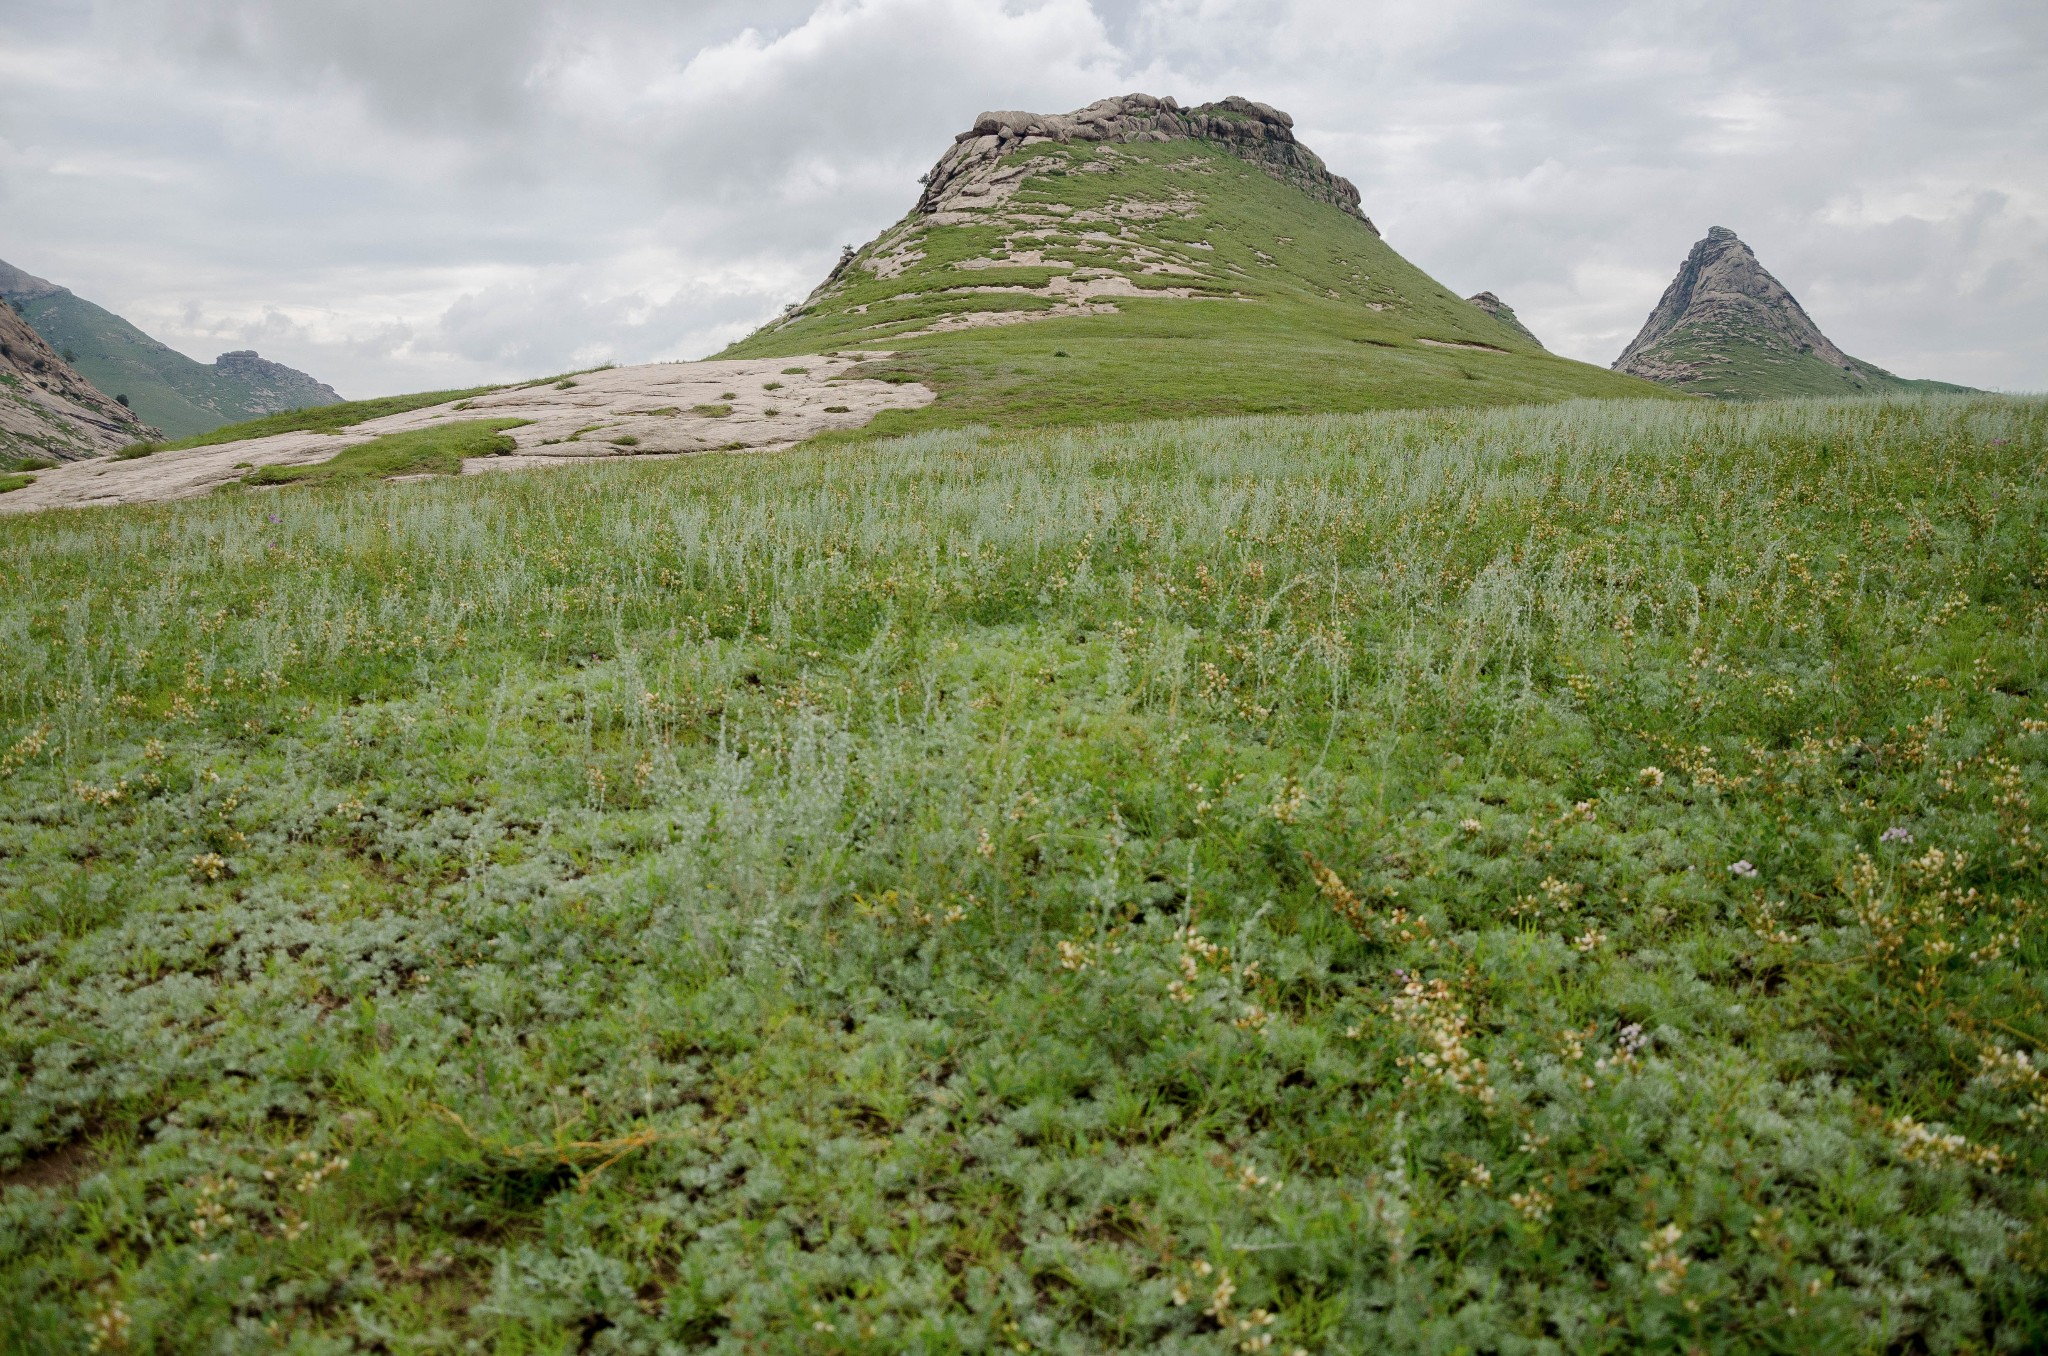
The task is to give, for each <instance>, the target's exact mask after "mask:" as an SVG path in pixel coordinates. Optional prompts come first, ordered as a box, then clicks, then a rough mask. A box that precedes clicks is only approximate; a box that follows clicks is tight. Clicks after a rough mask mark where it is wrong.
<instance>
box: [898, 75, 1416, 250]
mask: <svg viewBox="0 0 2048 1356" xmlns="http://www.w3.org/2000/svg"><path fill="white" fill-rule="evenodd" d="M1176 140H1188V141H1209V142H1214V143H1216V144H1217V145H1220V146H1225V147H1227V148H1229V149H1230V150H1231V151H1233V152H1235V153H1236V154H1238V155H1240V156H1243V157H1244V158H1245V159H1246V160H1249V161H1251V162H1252V163H1253V164H1255V165H1257V166H1259V167H1260V168H1261V169H1263V170H1265V171H1266V172H1267V173H1268V174H1270V175H1272V176H1273V177H1274V178H1275V179H1278V180H1280V182H1282V183H1285V184H1292V185H1294V186H1295V187H1296V188H1298V189H1300V190H1301V191H1302V192H1303V193H1306V194H1308V196H1309V197H1311V198H1314V199H1315V200H1316V201H1318V202H1326V203H1330V204H1332V205H1333V206H1336V207H1341V208H1343V209H1344V210H1345V211H1347V212H1349V213H1351V214H1352V215H1353V216H1355V217H1357V218H1358V219H1359V220H1360V221H1363V222H1364V223H1365V224H1366V225H1367V226H1368V227H1371V228H1372V230H1373V233H1374V234H1375V235H1377V234H1378V233H1379V228H1378V227H1375V226H1373V224H1372V219H1371V218H1370V217H1368V216H1366V215H1365V212H1364V211H1363V210H1362V209H1361V208H1360V206H1359V201H1360V200H1359V196H1358V189H1357V187H1356V186H1355V185H1354V184H1353V183H1352V182H1351V181H1350V180H1349V179H1345V178H1341V177H1339V176H1338V175H1335V174H1332V173H1330V171H1329V169H1328V167H1327V166H1325V165H1324V164H1323V162H1322V159H1321V157H1319V156H1318V155H1316V153H1315V152H1314V151H1311V150H1310V149H1309V148H1308V147H1306V146H1304V145H1302V144H1301V143H1300V142H1298V141H1296V140H1295V139H1294V119H1293V118H1291V117H1289V116H1287V114H1285V113H1282V112H1281V111H1280V110H1279V109H1277V108H1274V107H1272V106H1271V105H1269V104H1261V103H1255V102H1253V101H1252V100H1250V99H1241V98H1239V97H1237V96H1236V95H1232V96H1231V97H1229V98H1227V99H1223V100H1219V101H1218V102H1216V103H1213V104H1198V105H1196V106H1195V107H1193V108H1182V107H1181V106H1180V105H1179V104H1178V103H1176V102H1174V100H1173V99H1172V98H1171V97H1170V96H1169V97H1167V98H1163V99H1161V98H1154V97H1153V96H1152V95H1150V94H1125V95H1122V96H1119V97H1117V98H1112V99H1098V100H1096V101H1095V102H1094V103H1092V104H1090V105H1088V107H1086V108H1082V109H1076V110H1075V111H1074V112H1072V113H1021V112H1015V111H1004V112H995V113H984V114H982V115H981V116H980V117H979V118H976V119H975V120H974V126H972V127H970V128H968V129H967V130H966V131H965V132H962V133H961V134H960V135H959V136H957V137H955V138H954V139H953V148H952V149H951V150H949V151H947V152H946V153H945V155H943V156H941V157H940V158H939V163H938V164H937V165H935V166H933V167H932V171H931V173H930V174H928V175H926V176H925V189H924V196H923V197H921V198H919V199H918V203H917V207H918V210H919V211H920V212H925V213H933V212H944V211H947V210H951V209H957V208H962V207H976V206H982V205H985V204H984V201H983V200H985V199H986V198H987V197H988V195H989V192H990V188H989V185H988V183H987V177H986V175H985V174H984V173H983V171H985V170H986V169H988V168H989V167H992V166H993V165H995V163H996V162H997V161H999V160H1001V159H1002V158H1003V157H1004V156H1006V155H1008V154H1009V153H1010V152H1011V151H1014V150H1017V149H1019V148H1020V147H1024V146H1032V145H1037V144H1039V143H1042V142H1049V141H1057V142H1063V143H1065V142H1075V141H1094V142H1101V143H1104V144H1106V145H1129V144H1130V143H1132V142H1138V141H1176Z"/></svg>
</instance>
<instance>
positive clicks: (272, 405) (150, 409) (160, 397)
mask: <svg viewBox="0 0 2048 1356" xmlns="http://www.w3.org/2000/svg"><path fill="white" fill-rule="evenodd" d="M10 301H11V302H12V303H13V305H14V307H15V309H16V311H18V312H19V313H20V315H21V316H22V318H23V319H24V320H26V321H28V323H29V324H30V325H31V326H33V327H34V328H35V330H36V332H37V333H38V334H40V335H42V337H43V338H44V339H45V340H46V341H47V342H48V343H49V345H50V346H51V347H52V348H54V349H57V350H59V351H60V352H62V353H64V354H65V355H66V356H67V358H68V360H69V361H70V363H71V365H72V366H73V367H75V368H77V369H78V371H79V372H81V373H83V374H84V376H85V377H86V379H87V380H89V381H91V382H92V384H93V385H94V386H96V387H98V388H99V389H100V390H103V391H105V392H106V393H107V394H109V395H113V396H125V397H127V401H128V405H129V407H130V408H131V409H133V410H134V411H135V412H136V414H137V415H138V416H139V417H140V418H141V419H142V421H143V422H144V423H146V424H153V425H155V426H156V427H157V428H160V429H162V430H163V431H164V433H165V434H166V436H168V437H171V438H185V437H190V436H191V435H193V434H198V433H205V432H208V431H210V430H213V429H216V428H219V427H221V426H222V425H224V424H230V423H235V422H238V421H240V420H245V419H253V418H257V417H259V416H262V415H265V414H271V413H276V412H278V411H282V410H289V409H297V408H302V407H307V406H316V405H324V404H331V403H333V402H335V401H338V400H339V399H340V397H339V396H337V395H336V394H335V393H334V392H333V391H331V390H329V389H327V388H326V387H324V386H322V385H321V384H320V383H319V382H317V381H314V380H313V379H312V378H311V377H308V376H306V375H305V374H304V373H303V372H295V371H293V370H292V369H291V368H288V367H284V366H282V365H280V364H277V363H271V362H265V361H263V360H261V359H258V358H256V356H255V355H254V354H225V355H223V356H222V358H221V359H220V360H218V361H216V362H212V363H202V362H198V361H195V360H194V359H192V358H188V357H186V356H185V355H184V354H182V353H180V352H178V351H177V350H176V349H173V348H171V347H170V346H168V345H166V344H163V343H160V342H159V341H157V340H155V339H152V338H151V337H150V336H149V335H147V334H144V333H143V332H142V331H141V330H139V329H137V328H136V327H135V326H134V325H131V324H130V323H129V322H128V321H126V320H124V319H122V318H121V317H120V316H118V315H115V314H114V313H113V312H111V311H108V310H106V309H104V308H103V307H100V306H95V305H94V304H93V303H92V302H89V301H87V300H85V298H83V297H80V296H76V295H74V294H73V293H71V292H69V291H67V290H65V289H63V288H50V289H48V290H42V289H38V290H37V291H36V292H35V293H34V294H27V295H17V296H14V297H11V298H10Z"/></svg>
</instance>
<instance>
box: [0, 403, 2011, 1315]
mask: <svg viewBox="0 0 2048 1356" xmlns="http://www.w3.org/2000/svg"><path fill="white" fill-rule="evenodd" d="M2044 438H2048V406H2044V405H2043V404H2041V403H2039V402H2032V403H2029V402H2019V401H2002V400H1996V399H1971V400H1964V399H1942V400H1932V401H1926V402H1911V403H1903V404H1893V405H1882V404H1877V403H1856V404H1847V405H1824V404H1780V405H1774V406H1745V407H1728V406H1710V405H1707V404H1705V403H1704V402H1696V403H1692V404H1687V405H1672V404H1662V403H1637V404H1622V403H1606V404H1593V403H1580V404H1570V405H1562V406H1555V407H1549V408H1544V409H1538V410H1526V409H1524V410H1514V411H1505V412H1468V413H1448V414H1447V413H1428V414H1388V415H1372V416H1363V417H1339V416H1325V417H1316V418H1261V419H1246V420H1222V421H1210V422H1195V423H1178V424H1154V425H1144V426H1137V427H1132V428H1129V429H1124V430H1118V431H1116V432H1115V433H1114V434H1111V435H1079V434H1073V433H1064V432H1058V431H1052V432H1041V433H1035V434H1032V433H1025V434H1007V435H1002V436H989V435H980V434H974V433H964V432H948V433H936V434H927V435H921V436H919V437H915V438H911V439H908V440H904V441H900V442H896V443H892V444H887V445H882V446H877V447H862V448H854V449H839V450H830V449H827V450H817V451H810V452H799V453H795V454H791V455H789V456H787V457H782V458H776V459H772V460H769V459H748V458H733V459H713V458H698V459H692V460H687V461H678V462H669V463H663V464H659V465H640V466H634V465H620V466H604V467H599V468H593V469H588V470H564V471H558V472H554V473H552V474H550V475H548V476H546V477H482V478H474V479H470V480H466V481H460V482H453V481H448V482H422V483H419V484H413V485H404V486H395V487H392V488H390V489H388V490H387V491H385V492H382V493H380V494H378V495H376V496H365V495H355V494H348V493H343V492H330V491H326V490H322V489H319V488H312V489H308V490H305V491H297V492H293V493H291V494H266V495H262V496H254V495H248V496H237V497H235V498H232V499H227V500H221V501H211V500H209V501H200V502H193V503H187V504H179V505H171V506H164V507H161V508H151V509H132V510H111V511H87V512H81V513H76V514H66V515H61V516H60V515H50V516H46V517H41V518H34V519H17V520H10V521H6V522H0V579H4V583H5V586H6V587H5V588H4V589H0V665H4V668H5V671H6V674H7V677H8V681H7V682H6V684H4V685H0V948H4V961H0V975H4V978H5V984H6V989H5V996H4V1000H0V1001H4V1002H5V1005H6V1014H7V1019H6V1021H5V1023H4V1024H0V1043H4V1050H5V1059H4V1061H0V1109H4V1112H5V1114H4V1116H0V1182H4V1184H5V1186H4V1192H5V1194H4V1199H0V1347H4V1348H5V1349H7V1350H9V1351H24V1352H41V1351H65V1352H72V1351H77V1352H82V1351H84V1350H86V1349H87V1346H88V1343H89V1342H91V1341H93V1340H94V1339H95V1338H97V1339H98V1340H99V1341H100V1343H101V1349H102V1350H105V1349H108V1347H109V1346H111V1345H118V1343H117V1342H116V1341H115V1339H116V1338H118V1339H120V1340H121V1341H125V1342H126V1343H127V1344H128V1348H129V1349H131V1350H162V1351H190V1350H215V1349H239V1348H241V1347H251V1348H257V1347H260V1348H263V1349H271V1348H274V1347H277V1346H288V1347H289V1349H293V1350H304V1351H314V1350H320V1351H330V1350H333V1351H339V1350H350V1349H359V1350H394V1351H395V1350H433V1349H462V1348H463V1345H464V1343H465V1342H470V1341H474V1342H475V1343H476V1344H478V1345H479V1346H481V1347H482V1348H484V1349H494V1350H500V1351H568V1350H576V1349H587V1350H592V1351H636V1352H637V1351H658V1350H697V1349H714V1350H722V1351H734V1352H737V1351H791V1352H795V1351H857V1352H876V1353H881V1352H899V1351H933V1352H943V1351H970V1350H972V1351H982V1350H990V1349H997V1348H1004V1347H1007V1348H1011V1349H1018V1350H1039V1351H1070V1352H1084V1351H1087V1352H1092V1351H1102V1350H1107V1349H1130V1350H1145V1351H1182V1352H1202V1353H1217V1354H1218V1356H1220V1354H1221V1353H1225V1352H1241V1351H1246V1350H1270V1351H1276V1352H1287V1351H1294V1350H1304V1351H1310V1352H1317V1353H1321V1352H1350V1351H1364V1350H1417V1349H1430V1350H1457V1349H1466V1350H1485V1351H1559V1350H1572V1351H1639V1350H1691V1349H1699V1350H1707V1351H1778V1350H1799V1351H1884V1350H1891V1351H1909V1350H1925V1351H1965V1350H1974V1351H1983V1350H1989V1349H1992V1348H2005V1349H2012V1350H2023V1349H2039V1348H2040V1347H2041V1346H2042V1345H2043V1344H2044V1342H2048V1330H2044V1328H2043V1325H2042V1317H2041V1316H2042V1314H2043V1313H2044V1312H2048V1282H2044V1279H2043V1265H2044V1252H2043V1238H2044V1232H2043V1230H2044V1225H2048V1192H2044V1189H2043V1187H2042V1185H2041V1183H2042V1181H2043V1173H2044V1171H2048V1143H2044V1140H2043V1136H2042V1121H2043V1115H2044V1111H2048V1096H2044V1084H2043V1082H2042V1077H2041V1073H2040V1058H2041V1055H2040V1051H2041V1049H2042V1046H2043V1044H2044V1043H2048V1011H2044V1006H2043V991H2042V975H2043V965H2044V962H2048V920H2044V917H2043V913H2042V909H2041V904H2042V900H2043V888H2044V880H2043V858H2042V851H2043V844H2042V835H2041V831H2040V829H2039V828H2038V822H2039V818H2040V806H2041V805H2042V804H2043V803H2044V797H2048V635H2044V626H2048V555H2044V547H2043V543H2044V542H2048V530H2044V529H2048V492H2044V482H2043V478H2042V476H2041V468H2042V465H2043V461H2042V458H2043V454H2044V450H2048V447H2044ZM1267 1337H1271V1338H1272V1339H1273V1341H1272V1342H1271V1343H1270V1344H1269V1345H1266V1346H1263V1347H1262V1346H1259V1345H1258V1344H1259V1343H1260V1342H1261V1341H1263V1339H1265V1338H1267Z"/></svg>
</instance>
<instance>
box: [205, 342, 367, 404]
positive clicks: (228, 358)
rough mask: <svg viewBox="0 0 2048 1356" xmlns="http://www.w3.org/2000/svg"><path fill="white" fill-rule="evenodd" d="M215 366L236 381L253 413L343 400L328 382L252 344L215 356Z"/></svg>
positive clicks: (334, 402) (225, 375) (215, 368)
mask: <svg viewBox="0 0 2048 1356" xmlns="http://www.w3.org/2000/svg"><path fill="white" fill-rule="evenodd" d="M213 369H214V371H215V372H217V373H219V374H220V375H221V376H223V377H225V378H227V379H229V380H230V381H232V382H234V383H235V384H236V386H237V387H238V388H239V391H240V394H241V400H242V404H243V406H244V408H245V409H247V410H248V411H249V413H250V414H251V415H264V414H277V413H279V412H281V411H283V410H303V409H305V408H307V407H308V406H311V405H337V404H340V403H341V396H340V395H339V394H338V393H337V392H336V391H335V389H334V388H333V387H332V386H329V385H328V384H327V383H326V382H323V381H315V380H314V379H313V378H312V377H309V376H307V375H306V374H305V373H304V372H301V371H299V370H298V369H297V368H295V367H286V366H285V365H284V364H283V363H274V362H272V361H270V360H269V359H268V358H265V357H263V356H261V355H260V354H258V353H257V352H256V350H255V349H253V348H245V349H237V350H236V351H235V352H233V353H223V354H221V355H220V356H219V357H218V358H215V359H214V360H213Z"/></svg>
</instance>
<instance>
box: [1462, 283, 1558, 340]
mask: <svg viewBox="0 0 2048 1356" xmlns="http://www.w3.org/2000/svg"><path fill="white" fill-rule="evenodd" d="M1465 300H1467V301H1469V302H1471V303H1472V304H1473V305H1474V306H1477V307H1478V308H1479V309H1480V310H1482V311H1484V312H1486V313H1487V314H1488V315H1490V316H1492V317H1493V318H1494V319H1495V320H1498V321H1499V322H1500V323H1501V324H1503V325H1506V326H1507V327H1508V328H1509V329H1511V330H1513V331H1514V332H1515V333H1516V334H1519V335H1521V336H1522V337H1523V338H1524V339H1527V340H1528V341H1529V342H1530V343H1532V344H1534V345H1536V347H1538V348H1542V347H1543V341H1542V340H1541V339H1538V338H1537V337H1536V336H1535V335H1534V334H1531V333H1530V332H1529V327H1528V326H1527V325H1524V324H1523V323H1522V321H1521V318H1520V317H1519V316H1517V315H1516V314H1515V308H1514V307H1512V306H1510V305H1508V304H1507V303H1506V302H1504V301H1502V300H1501V299H1500V298H1499V297H1497V296H1495V295H1494V294H1493V293H1491V292H1480V293H1477V294H1475V295H1473V296H1469V297H1467V298H1465Z"/></svg>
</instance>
